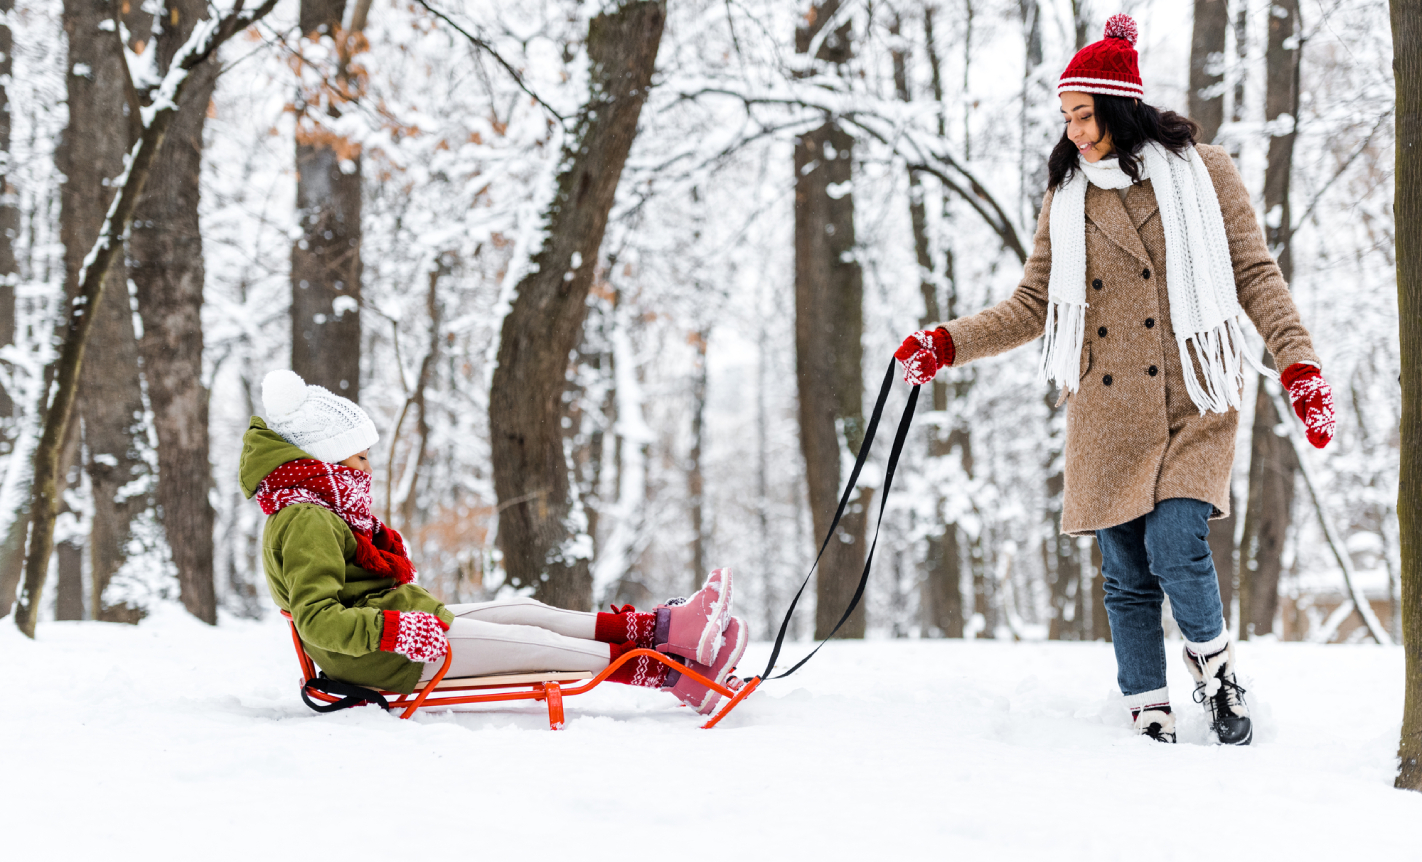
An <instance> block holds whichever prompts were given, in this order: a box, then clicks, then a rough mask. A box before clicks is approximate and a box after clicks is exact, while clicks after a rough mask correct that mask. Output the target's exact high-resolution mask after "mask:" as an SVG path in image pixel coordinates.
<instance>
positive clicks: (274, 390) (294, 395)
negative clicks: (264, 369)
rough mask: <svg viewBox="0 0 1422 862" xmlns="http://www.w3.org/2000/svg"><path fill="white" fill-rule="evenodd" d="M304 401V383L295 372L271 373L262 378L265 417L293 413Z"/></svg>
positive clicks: (282, 370)
mask: <svg viewBox="0 0 1422 862" xmlns="http://www.w3.org/2000/svg"><path fill="white" fill-rule="evenodd" d="M305 400H306V381H304V380H302V379H301V376H300V375H299V374H297V373H296V372H295V371H287V370H286V369H284V368H283V369H281V370H280V371H273V372H270V373H269V374H267V376H266V377H263V378H262V406H264V407H266V409H267V417H268V418H275V417H277V416H286V415H287V414H289V413H294V412H295V411H296V409H297V408H298V407H300V406H301V405H302V403H303V402H304V401H305Z"/></svg>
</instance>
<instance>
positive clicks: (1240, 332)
mask: <svg viewBox="0 0 1422 862" xmlns="http://www.w3.org/2000/svg"><path fill="white" fill-rule="evenodd" d="M1176 341H1177V343H1178V345H1179V347H1180V365H1181V367H1182V368H1183V369H1184V372H1185V389H1186V391H1187V392H1189V393H1190V400H1191V401H1193V402H1195V405H1196V406H1197V407H1199V408H1200V415H1201V416H1204V415H1205V413H1206V412H1212V413H1227V412H1229V410H1230V408H1233V409H1235V410H1238V409H1239V408H1240V407H1241V406H1243V399H1244V376H1245V365H1246V363H1247V364H1249V365H1252V366H1253V367H1254V370H1255V371H1257V372H1259V373H1260V374H1262V375H1263V376H1265V377H1271V378H1273V379H1276V380H1277V379H1278V376H1279V375H1278V374H1277V373H1275V372H1273V371H1270V370H1269V369H1268V368H1266V367H1265V366H1264V364H1263V363H1262V362H1261V361H1259V360H1258V359H1256V358H1255V357H1254V354H1253V353H1252V352H1251V351H1249V350H1246V349H1245V338H1244V329H1243V327H1241V326H1240V323H1239V318H1238V317H1231V318H1229V319H1228V320H1225V321H1224V322H1223V323H1221V324H1220V325H1219V326H1217V327H1215V328H1214V329H1212V330H1209V331H1206V332H1196V333H1193V334H1190V335H1183V336H1181V335H1178V336H1176ZM1192 344H1193V346H1194V351H1193V358H1194V360H1197V361H1198V363H1199V368H1200V374H1196V372H1195V365H1196V362H1195V361H1192V351H1191V349H1190V348H1191V345H1192Z"/></svg>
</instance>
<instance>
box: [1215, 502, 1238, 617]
mask: <svg viewBox="0 0 1422 862" xmlns="http://www.w3.org/2000/svg"><path fill="white" fill-rule="evenodd" d="M1237 514H1238V513H1237V512H1236V511H1235V501H1234V492H1233V491H1231V492H1230V495H1229V517H1228V518H1223V519H1221V520H1218V521H1211V522H1210V555H1211V556H1212V557H1214V561H1215V576H1216V577H1217V578H1218V579H1219V582H1220V603H1221V604H1222V605H1224V618H1225V628H1229V627H1230V622H1229V621H1230V609H1231V607H1232V606H1233V605H1234V525H1235V518H1236V517H1237Z"/></svg>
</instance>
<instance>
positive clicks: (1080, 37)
mask: <svg viewBox="0 0 1422 862" xmlns="http://www.w3.org/2000/svg"><path fill="white" fill-rule="evenodd" d="M1071 23H1072V35H1073V36H1075V37H1076V39H1075V42H1076V47H1075V48H1074V49H1073V50H1075V51H1080V50H1081V49H1082V48H1085V47H1086V46H1087V44H1089V43H1090V42H1093V41H1095V40H1094V39H1092V38H1091V36H1092V33H1091V6H1090V3H1089V2H1088V0H1071Z"/></svg>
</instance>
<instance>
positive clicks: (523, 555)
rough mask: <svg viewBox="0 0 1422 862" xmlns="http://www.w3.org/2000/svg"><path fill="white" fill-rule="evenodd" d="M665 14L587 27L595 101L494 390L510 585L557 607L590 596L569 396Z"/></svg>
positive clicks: (610, 16)
mask: <svg viewBox="0 0 1422 862" xmlns="http://www.w3.org/2000/svg"><path fill="white" fill-rule="evenodd" d="M665 20H666V4H665V2H664V0H625V2H622V3H620V4H618V5H616V6H614V7H611V8H610V9H609V10H608V11H605V12H603V13H601V14H599V15H598V16H597V17H595V18H593V20H592V22H591V24H590V25H589V26H588V42H587V52H588V60H589V65H590V67H591V73H590V78H591V80H590V85H591V87H590V92H589V96H588V101H587V102H586V103H585V104H584V105H583V107H582V109H581V110H580V111H579V113H578V116H577V118H576V119H575V120H574V123H573V128H572V129H571V130H570V131H569V133H568V138H567V142H566V144H565V146H564V148H563V161H562V164H563V168H562V170H561V172H560V174H559V176H558V180H557V188H556V191H555V192H554V199H553V201H551V202H550V204H549V208H548V211H547V215H546V220H547V221H546V224H547V227H546V230H545V235H544V239H543V244H542V246H541V247H540V248H538V249H537V250H536V252H535V253H534V254H533V257H532V263H531V265H530V266H529V268H528V271H527V273H526V274H525V275H524V276H523V278H522V279H520V280H519V283H518V287H517V288H516V298H515V299H514V301H513V306H512V307H511V308H510V309H509V313H508V316H507V317H505V318H504V323H503V330H502V332H501V334H500V338H499V353H498V366H497V367H496V368H495V370H494V379H493V385H492V387H491V388H490V391H489V432H490V440H491V448H492V450H493V463H494V489H495V491H496V493H497V494H498V498H499V506H500V509H501V511H500V515H499V533H498V543H499V548H500V550H502V552H503V555H504V559H503V564H504V567H505V570H506V571H507V573H508V579H509V583H511V584H513V585H514V586H519V587H532V588H533V594H534V596H535V597H537V598H538V599H539V600H541V601H544V602H548V603H550V604H554V605H558V606H560V607H569V608H588V607H591V605H592V575H591V573H590V571H589V567H588V564H589V561H588V553H589V551H590V548H589V547H587V546H588V544H589V541H588V539H587V536H586V533H585V529H586V525H585V524H584V523H581V522H580V521H579V520H578V519H577V518H575V517H574V518H572V520H571V521H570V516H575V515H577V514H579V512H578V511H575V508H574V506H573V505H572V501H571V500H570V498H569V493H568V492H569V476H568V471H569V468H568V463H567V459H566V457H565V456H564V454H563V435H562V418H563V413H564V407H563V404H562V395H563V392H564V389H565V388H566V378H567V372H568V355H569V353H571V352H572V351H573V349H574V348H576V347H577V345H578V342H579V340H580V339H581V337H582V328H583V320H584V318H585V317H586V316H587V297H588V290H589V288H590V287H591V286H592V279H593V270H594V269H595V268H596V266H597V259H598V248H599V246H601V244H602V236H603V231H604V229H605V228H606V226H607V216H608V211H609V210H610V209H611V208H612V202H613V198H614V195H615V194H616V192H617V181H618V179H619V177H621V175H622V167H623V165H624V164H625V162H626V160H627V152H628V150H629V149H630V148H631V146H632V140H633V138H634V137H635V136H636V133H637V118H638V117H639V116H640V114H641V111H642V104H643V102H645V101H646V98H647V88H648V87H649V86H650V83H651V77H652V71H653V68H654V66H655V63H656V58H657V47H658V45H659V44H660V43H661V37H662V27H663V24H664V23H665Z"/></svg>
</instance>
